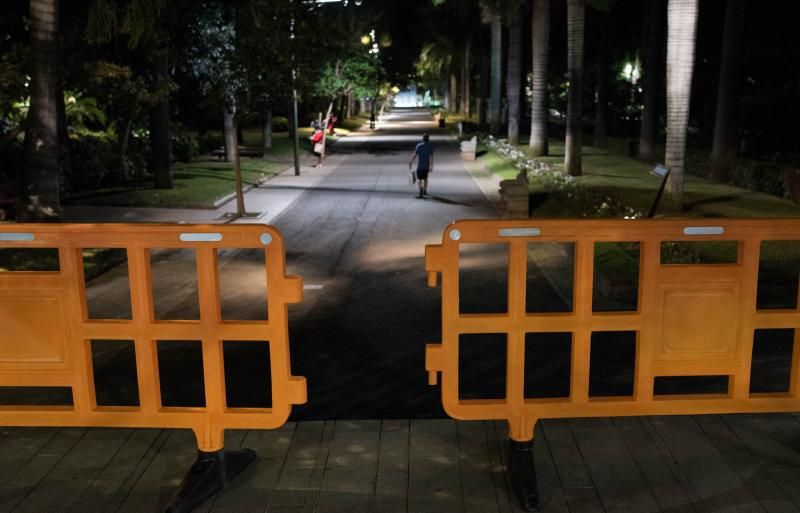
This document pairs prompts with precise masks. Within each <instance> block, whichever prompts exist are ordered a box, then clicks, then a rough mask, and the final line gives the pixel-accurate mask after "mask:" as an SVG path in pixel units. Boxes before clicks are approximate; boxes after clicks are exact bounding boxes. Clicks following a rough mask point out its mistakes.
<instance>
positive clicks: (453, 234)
mask: <svg viewBox="0 0 800 513" xmlns="http://www.w3.org/2000/svg"><path fill="white" fill-rule="evenodd" d="M450 240H461V230H459V229H455V230H451V231H450Z"/></svg>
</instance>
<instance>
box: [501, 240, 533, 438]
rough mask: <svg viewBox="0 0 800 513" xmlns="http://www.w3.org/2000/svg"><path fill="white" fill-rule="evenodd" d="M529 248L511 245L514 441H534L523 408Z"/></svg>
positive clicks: (509, 379) (509, 394) (509, 403)
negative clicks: (524, 322)
mask: <svg viewBox="0 0 800 513" xmlns="http://www.w3.org/2000/svg"><path fill="white" fill-rule="evenodd" d="M526 250H527V245H526V244H525V243H524V242H521V241H513V242H512V243H511V244H509V246H508V300H507V303H506V304H507V305H508V315H509V321H510V322H509V325H510V326H511V330H510V331H509V332H507V333H506V343H507V350H506V355H507V356H506V408H507V409H508V412H509V418H512V420H511V422H510V426H509V427H510V430H511V432H512V438H514V439H516V440H520V441H524V440H530V439H531V437H532V436H533V430H531V432H530V433H528V429H527V426H526V425H525V424H526V422H525V418H524V414H523V408H522V405H523V403H524V402H525V330H524V328H523V327H522V326H523V321H524V319H525V289H526V274H527V273H526V271H527V269H526V267H527V256H528V255H527V251H526Z"/></svg>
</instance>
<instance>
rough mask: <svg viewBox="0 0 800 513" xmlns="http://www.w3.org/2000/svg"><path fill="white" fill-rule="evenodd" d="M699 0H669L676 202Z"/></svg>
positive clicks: (670, 142) (670, 163)
mask: <svg viewBox="0 0 800 513" xmlns="http://www.w3.org/2000/svg"><path fill="white" fill-rule="evenodd" d="M697 4H698V0H669V4H668V7H667V150H666V162H665V163H666V166H667V167H668V168H669V169H670V170H671V173H670V176H669V181H668V182H667V192H668V194H669V196H670V199H671V200H672V202H673V203H674V206H676V207H679V208H680V207H681V205H682V204H683V172H684V167H685V164H686V131H687V129H688V127H689V105H690V101H691V94H692V72H693V68H694V56H695V40H696V36H697V9H698V7H697Z"/></svg>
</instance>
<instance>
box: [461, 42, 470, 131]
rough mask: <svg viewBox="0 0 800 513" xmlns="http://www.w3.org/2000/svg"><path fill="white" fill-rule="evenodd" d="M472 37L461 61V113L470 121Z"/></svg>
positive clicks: (465, 45) (466, 44) (465, 44)
mask: <svg viewBox="0 0 800 513" xmlns="http://www.w3.org/2000/svg"><path fill="white" fill-rule="evenodd" d="M471 71H472V36H471V35H469V34H468V35H467V40H466V41H465V43H464V58H463V60H462V61H461V112H462V113H463V114H464V115H466V116H467V119H469V118H470V117H471V116H472V98H471V95H472V76H471Z"/></svg>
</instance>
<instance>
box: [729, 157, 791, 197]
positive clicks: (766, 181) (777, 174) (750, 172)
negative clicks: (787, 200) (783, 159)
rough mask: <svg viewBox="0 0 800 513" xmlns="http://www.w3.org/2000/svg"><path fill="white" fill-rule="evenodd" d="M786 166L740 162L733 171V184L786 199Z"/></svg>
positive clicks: (750, 161) (742, 160)
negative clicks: (784, 175)
mask: <svg viewBox="0 0 800 513" xmlns="http://www.w3.org/2000/svg"><path fill="white" fill-rule="evenodd" d="M784 167H785V166H784V165H780V164H777V163H774V162H759V161H757V160H744V159H740V160H738V161H737V162H736V163H735V164H734V165H733V169H731V183H732V184H733V185H735V186H736V187H742V188H744V189H750V190H751V191H757V192H764V193H767V194H772V195H773V196H778V197H781V198H782V197H784V196H785V195H786V192H787V191H786V187H785V184H784V181H783V170H784Z"/></svg>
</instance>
